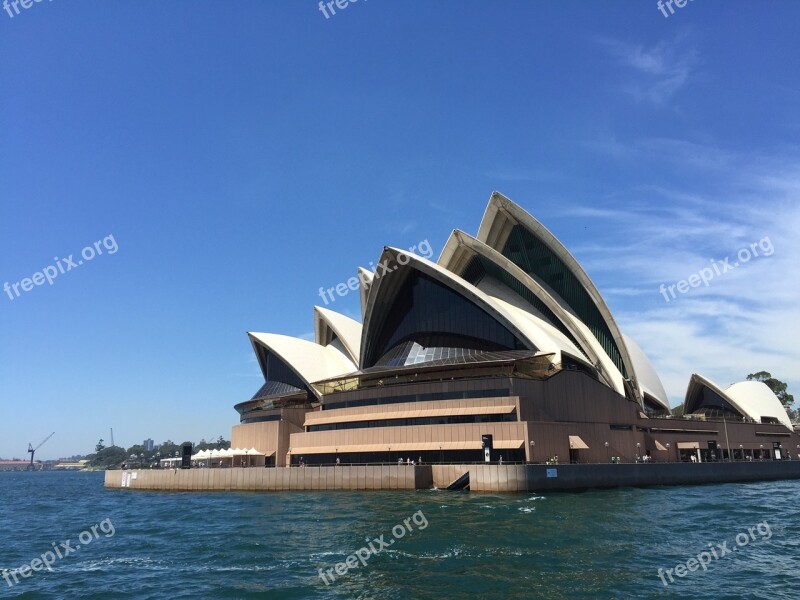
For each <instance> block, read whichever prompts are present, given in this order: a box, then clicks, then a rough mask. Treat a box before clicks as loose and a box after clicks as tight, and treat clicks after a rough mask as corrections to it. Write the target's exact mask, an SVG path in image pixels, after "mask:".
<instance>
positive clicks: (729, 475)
mask: <svg viewBox="0 0 800 600" xmlns="http://www.w3.org/2000/svg"><path fill="white" fill-rule="evenodd" d="M466 472H469V475H470V490H471V491H473V492H545V491H569V490H581V489H590V488H613V487H629V486H652V485H700V484H707V483H735V482H748V481H771V480H778V479H800V461H774V462H769V461H767V462H733V463H701V464H692V463H653V464H617V465H611V464H589V465H554V466H548V465H497V464H491V465H416V466H413V465H353V466H350V465H340V466H337V467H292V468H284V467H279V468H266V469H265V468H247V469H242V468H232V469H187V470H180V469H177V470H175V469H169V470H157V471H156V470H143V471H130V470H126V471H106V473H105V487H106V488H109V489H127V490H149V491H197V492H214V491H322V490H419V489H430V488H432V487H434V485H435V486H436V487H439V488H440V489H443V488H445V487H447V485H448V484H450V483H451V482H452V481H453V480H455V479H456V478H457V477H459V476H460V475H463V474H464V473H466Z"/></svg>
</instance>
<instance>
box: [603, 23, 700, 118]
mask: <svg viewBox="0 0 800 600" xmlns="http://www.w3.org/2000/svg"><path fill="white" fill-rule="evenodd" d="M596 42H597V43H598V44H599V45H600V46H601V47H602V48H604V49H605V51H606V52H607V53H608V55H609V56H610V57H611V58H612V59H613V60H614V61H615V62H616V63H617V64H619V65H620V66H622V67H623V68H624V70H625V80H624V82H622V83H621V88H622V90H623V91H624V92H625V93H627V94H629V95H630V96H632V97H633V98H634V100H636V101H637V102H646V103H649V104H652V105H655V106H663V105H664V104H666V103H667V102H669V101H670V100H671V99H672V98H673V97H674V96H675V95H676V94H677V93H678V92H679V91H680V90H681V88H683V87H684V86H685V85H686V84H687V83H688V82H689V81H690V79H691V77H692V75H693V72H694V69H695V67H696V66H697V65H698V63H699V59H698V53H697V50H696V49H694V48H693V47H692V45H691V43H690V41H689V39H688V36H686V35H679V36H677V37H676V38H674V39H672V40H670V41H661V42H658V43H657V44H655V45H652V46H644V45H638V44H631V43H629V42H625V41H621V40H614V39H609V38H600V39H597V40H596Z"/></svg>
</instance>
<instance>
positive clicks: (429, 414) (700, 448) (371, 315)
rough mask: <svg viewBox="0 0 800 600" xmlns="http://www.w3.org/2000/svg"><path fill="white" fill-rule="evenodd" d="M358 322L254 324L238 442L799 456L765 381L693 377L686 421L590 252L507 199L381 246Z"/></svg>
mask: <svg viewBox="0 0 800 600" xmlns="http://www.w3.org/2000/svg"><path fill="white" fill-rule="evenodd" d="M357 273H358V280H359V281H360V293H361V313H362V320H361V322H358V321H356V320H353V319H351V318H349V317H347V316H344V315H342V314H339V313H336V312H334V311H332V310H329V309H327V308H322V307H319V306H317V307H314V332H315V341H313V342H311V341H307V340H304V339H299V338H295V337H289V336H286V335H279V334H273V333H249V334H248V335H249V338H250V342H251V344H252V347H253V351H254V352H255V354H256V357H257V359H258V363H259V365H260V367H261V371H262V372H263V375H264V384H263V385H262V386H261V387H260V388H259V389H258V390H257V391H256V392H255V394H254V395H253V397H252V398H251V399H249V400H247V401H244V402H241V403H239V404H237V405H236V407H235V408H236V410H237V411H238V413H239V416H240V423H239V424H238V425H235V426H234V427H233V433H232V444H233V446H234V447H243V448H251V447H254V448H256V449H258V450H259V451H260V452H263V453H264V454H266V456H267V464H268V465H274V466H288V465H298V464H307V465H318V464H336V463H340V464H353V463H396V462H398V461H399V460H403V461H404V462H405V461H409V460H413V461H415V462H418V461H420V460H421V461H422V462H423V463H467V462H479V461H484V460H489V461H492V462H500V461H502V462H507V463H511V462H544V461H547V460H552V459H554V458H555V457H556V456H557V457H558V460H559V462H560V463H562V464H563V463H567V462H580V463H606V462H609V461H616V460H619V461H621V462H634V461H637V460H644V461H646V462H647V461H653V462H667V461H669V462H675V461H689V460H692V461H695V460H697V461H701V462H708V461H715V460H728V459H731V460H768V459H770V460H775V459H786V458H794V459H798V458H800V456H799V454H800V436H798V435H797V434H795V432H794V430H793V428H792V423H791V422H790V421H789V419H788V417H787V414H786V411H785V409H784V408H783V406H782V405H781V403H780V401H779V400H778V399H777V398H776V396H775V395H774V394H773V393H772V391H771V390H770V389H769V388H768V387H767V386H766V385H764V384H763V383H760V382H754V381H747V382H741V383H736V384H734V385H732V386H730V387H728V388H726V389H722V388H721V387H718V386H717V385H715V384H714V383H713V382H711V381H709V380H708V379H705V378H703V377H701V376H699V375H692V377H691V379H690V381H689V384H688V388H687V391H686V398H685V403H684V413H685V414H684V416H683V417H673V416H672V415H671V414H670V406H669V402H668V399H667V394H666V392H665V391H664V387H663V385H662V383H661V381H660V379H659V376H658V374H657V373H656V370H655V369H654V368H653V365H652V364H651V363H650V361H649V360H648V358H647V356H646V355H645V353H644V352H643V351H642V349H641V348H640V347H639V346H638V345H637V344H636V343H635V342H634V341H633V340H632V339H630V338H629V337H627V336H626V335H625V334H624V333H623V332H622V331H620V328H619V327H618V325H617V323H616V322H615V320H614V317H613V315H612V314H611V312H610V310H609V308H608V306H607V305H606V303H605V301H604V300H603V298H602V296H601V295H600V292H599V291H598V290H597V288H596V287H595V285H594V284H593V283H592V281H591V279H590V278H589V276H588V275H587V273H586V272H585V271H584V270H583V268H581V265H580V264H578V262H577V261H576V260H575V258H574V257H573V256H572V255H571V254H570V253H569V252H568V251H567V249H566V248H565V247H564V246H563V245H562V244H561V243H560V242H559V241H558V240H557V239H556V238H555V237H554V236H553V234H552V233H550V232H549V231H548V230H547V229H546V228H545V227H544V226H543V225H542V224H541V223H539V222H538V221H537V220H536V219H535V218H533V217H532V216H531V215H529V214H528V213H527V212H525V211H524V210H523V209H522V208H520V207H519V206H518V205H516V204H515V203H513V202H512V201H511V200H509V199H508V198H506V197H504V196H503V195H502V194H499V193H494V194H493V195H492V196H491V199H490V200H489V204H488V206H487V208H486V212H485V214H484V216H483V220H482V221H481V224H480V227H479V229H478V232H477V235H476V236H472V235H470V234H468V233H464V232H463V231H458V230H456V231H454V232H453V233H452V235H451V236H450V238H449V240H448V241H447V243H446V245H445V246H444V249H443V251H442V253H441V256H440V257H439V260H438V261H437V262H432V261H431V260H428V259H426V258H423V257H421V256H417V255H415V254H412V253H408V252H404V251H402V250H399V249H397V248H391V247H386V248H384V249H383V253H382V254H381V256H380V260H379V262H378V267H377V269H376V271H375V272H371V271H368V270H366V269H363V268H361V269H358V271H357Z"/></svg>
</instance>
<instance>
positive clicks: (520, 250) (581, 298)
mask: <svg viewBox="0 0 800 600" xmlns="http://www.w3.org/2000/svg"><path fill="white" fill-rule="evenodd" d="M502 254H503V256H505V257H506V258H508V259H509V260H511V261H512V262H513V263H514V264H516V265H517V266H518V267H520V268H521V269H523V270H524V271H525V272H526V273H528V274H529V275H535V276H536V277H538V278H539V279H540V280H541V281H544V282H545V283H546V284H547V285H549V286H550V287H551V288H552V289H553V290H554V291H555V292H556V293H557V294H558V295H559V296H561V298H563V299H564V301H565V302H566V303H567V304H568V305H569V306H570V308H572V310H574V311H575V314H577V315H578V318H580V320H581V321H583V323H584V324H585V325H586V326H587V327H588V328H589V329H590V330H591V332H592V334H593V335H594V336H595V337H596V338H597V341H598V342H600V345H601V346H602V347H603V350H605V352H606V354H608V356H609V357H610V358H611V360H612V361H614V365H615V366H616V367H617V369H619V371H620V373H622V376H623V377H625V378H626V379H627V378H628V372H627V370H626V369H625V365H624V364H623V362H622V354H621V353H620V351H619V348H618V347H617V344H616V342H615V341H614V336H613V335H612V334H611V330H610V329H609V328H608V325H606V321H605V319H604V318H603V316H602V315H601V314H600V311H599V310H598V308H597V306H596V305H595V303H594V302H593V301H592V298H591V296H589V293H588V292H587V291H586V290H585V289H584V287H583V285H581V283H580V281H578V278H577V277H575V275H574V274H573V273H572V271H570V270H569V268H567V266H566V265H565V264H564V263H563V262H562V261H561V259H560V258H558V256H556V254H555V252H553V251H552V250H551V249H550V248H549V247H548V246H547V245H546V244H544V243H543V242H542V241H541V240H540V239H539V238H537V237H536V236H535V235H533V234H532V233H531V232H530V231H528V230H527V229H526V228H525V227H523V226H522V225H516V226H515V227H514V228H513V229H512V230H511V233H510V234H509V236H508V240H507V241H506V245H505V247H504V248H503V251H502Z"/></svg>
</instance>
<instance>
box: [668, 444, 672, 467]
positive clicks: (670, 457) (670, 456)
mask: <svg viewBox="0 0 800 600" xmlns="http://www.w3.org/2000/svg"><path fill="white" fill-rule="evenodd" d="M667 462H672V455H671V454H670V453H669V442H667Z"/></svg>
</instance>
